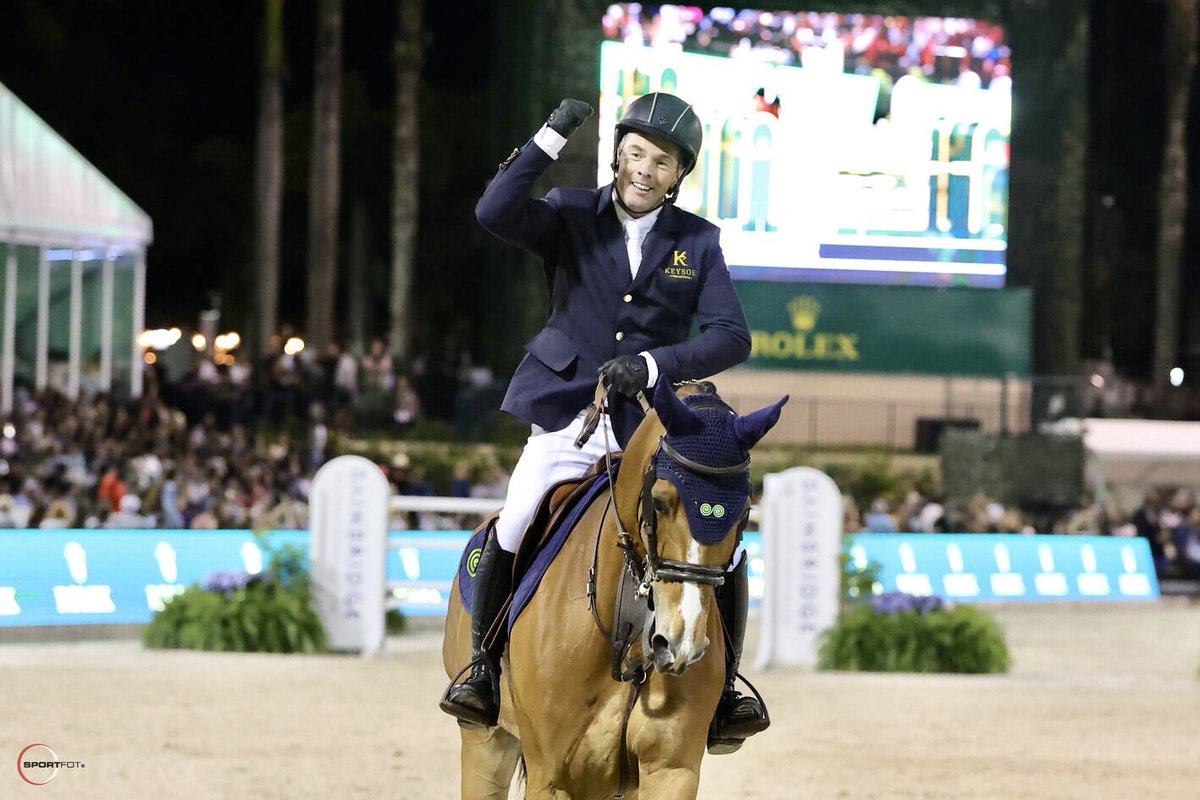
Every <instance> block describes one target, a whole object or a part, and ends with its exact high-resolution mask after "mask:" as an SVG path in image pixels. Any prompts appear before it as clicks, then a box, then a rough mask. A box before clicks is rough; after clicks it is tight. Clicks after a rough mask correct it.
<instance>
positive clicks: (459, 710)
mask: <svg viewBox="0 0 1200 800" xmlns="http://www.w3.org/2000/svg"><path fill="white" fill-rule="evenodd" d="M467 670H471V675H470V676H468V677H467V679H466V680H463V681H460V679H461V678H462V676H463V673H465V672H466V671H467ZM477 671H480V672H482V673H483V676H486V677H487V679H488V684H489V688H490V689H491V704H490V705H488V706H486V707H484V708H476V707H475V706H470V705H464V704H463V703H462V702H460V701H458V700H457V699H451V695H452V694H454V693H455V690H456V689H463V688H469V689H470V690H471V693H472V694H473V695H474V696H477V697H478V695H477V694H475V691H476V687H474V686H472V685H471V679H472V678H474V677H476V674H475V673H476V672H477ZM483 676H481V677H483ZM480 699H481V700H482V699H484V698H480ZM438 707H439V708H441V709H442V711H445V712H446V713H447V714H449V715H450V716H452V717H455V718H456V719H457V720H458V724H459V725H460V726H461V727H463V728H493V727H495V726H496V723H497V722H498V721H499V719H500V677H499V670H497V669H496V668H495V666H494V665H493V664H492V660H491V658H489V657H488V655H487V654H486V653H481V654H480V655H479V656H477V657H476V658H474V659H472V660H471V662H470V663H468V664H467V665H466V666H465V667H463V668H462V669H460V670H459V671H458V674H457V675H455V676H454V678H453V679H452V680H451V681H450V685H449V686H447V687H446V690H445V691H444V692H442V699H441V701H440V702H439V703H438Z"/></svg>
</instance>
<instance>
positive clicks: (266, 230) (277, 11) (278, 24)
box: [251, 0, 283, 361]
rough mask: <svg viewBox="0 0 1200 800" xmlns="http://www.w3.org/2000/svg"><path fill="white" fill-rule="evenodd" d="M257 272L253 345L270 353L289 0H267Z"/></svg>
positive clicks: (275, 313) (257, 169)
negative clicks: (285, 20)
mask: <svg viewBox="0 0 1200 800" xmlns="http://www.w3.org/2000/svg"><path fill="white" fill-rule="evenodd" d="M254 204H255V212H256V213H255V230H254V276H255V291H256V294H257V302H256V303H255V307H256V309H257V312H258V325H257V326H256V327H255V329H254V330H253V331H252V337H253V338H252V340H251V348H252V352H253V354H254V357H255V361H258V360H259V359H261V358H262V356H264V355H265V354H266V353H267V349H268V346H269V344H270V341H271V336H272V335H273V334H274V333H275V328H276V327H277V325H278V322H279V319H278V317H279V230H280V218H281V216H282V212H283V0H266V2H264V3H263V31H262V62H261V67H260V72H259V88H258V132H257V141H256V142H255V161H254Z"/></svg>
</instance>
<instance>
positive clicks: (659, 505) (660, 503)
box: [654, 497, 669, 514]
mask: <svg viewBox="0 0 1200 800" xmlns="http://www.w3.org/2000/svg"><path fill="white" fill-rule="evenodd" d="M668 510H669V509H668V508H667V501H666V500H663V499H662V498H661V497H656V498H654V513H655V514H666V513H667V512H668Z"/></svg>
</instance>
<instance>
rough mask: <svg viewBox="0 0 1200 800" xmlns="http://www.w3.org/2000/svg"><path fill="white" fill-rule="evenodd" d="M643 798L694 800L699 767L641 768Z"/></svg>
mask: <svg viewBox="0 0 1200 800" xmlns="http://www.w3.org/2000/svg"><path fill="white" fill-rule="evenodd" d="M638 788H639V790H640V791H641V794H642V796H644V797H670V798H671V800H695V798H696V793H697V792H699V791H700V765H699V764H697V765H696V766H695V767H684V766H678V767H660V768H658V769H655V770H652V771H648V770H646V769H644V768H643V770H642V773H641V786H639V787H638Z"/></svg>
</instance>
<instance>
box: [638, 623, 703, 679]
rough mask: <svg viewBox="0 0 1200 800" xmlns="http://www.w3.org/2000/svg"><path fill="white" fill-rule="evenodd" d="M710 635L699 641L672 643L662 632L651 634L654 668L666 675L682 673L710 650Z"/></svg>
mask: <svg viewBox="0 0 1200 800" xmlns="http://www.w3.org/2000/svg"><path fill="white" fill-rule="evenodd" d="M708 645H709V641H708V637H707V636H706V637H704V638H703V639H702V640H701V641H700V642H699V643H697V644H695V645H693V643H692V642H678V643H675V644H672V643H671V641H670V640H668V639H667V637H666V636H664V635H662V634H661V633H652V634H651V636H650V661H651V663H653V664H654V668H655V669H657V670H658V671H659V672H661V673H664V674H666V675H682V674H683V671H684V670H685V669H687V668H688V667H689V666H691V665H692V664H694V663H696V662H697V661H699V660H700V659H701V658H703V657H704V654H705V653H706V652H707V651H708Z"/></svg>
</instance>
